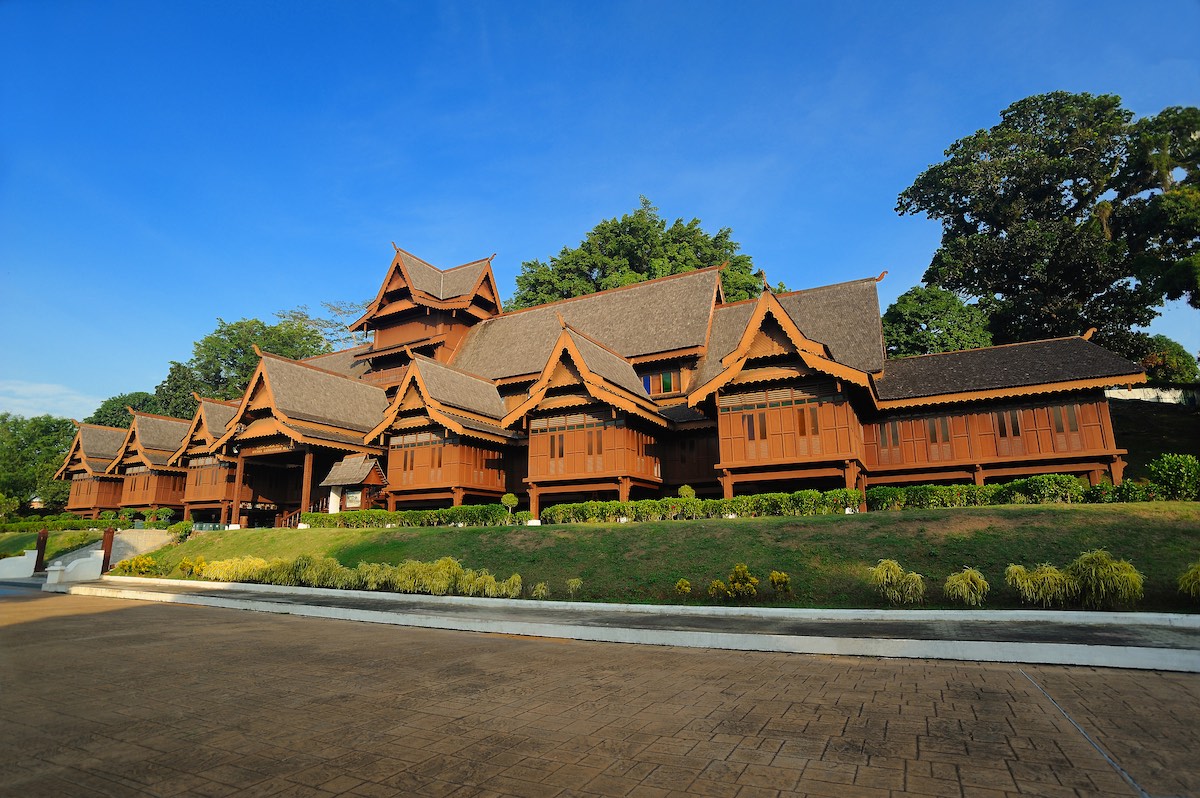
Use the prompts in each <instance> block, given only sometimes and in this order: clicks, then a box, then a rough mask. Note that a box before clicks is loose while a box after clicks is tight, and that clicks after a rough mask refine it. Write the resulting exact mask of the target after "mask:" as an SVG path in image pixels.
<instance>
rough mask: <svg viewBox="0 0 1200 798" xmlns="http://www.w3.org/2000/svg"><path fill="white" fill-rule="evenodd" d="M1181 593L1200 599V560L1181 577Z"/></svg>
mask: <svg viewBox="0 0 1200 798" xmlns="http://www.w3.org/2000/svg"><path fill="white" fill-rule="evenodd" d="M1179 592H1180V593H1182V594H1184V595H1185V596H1191V597H1192V598H1194V599H1200V560H1196V562H1194V563H1192V564H1191V565H1189V566H1188V567H1187V570H1186V571H1184V572H1183V573H1182V574H1180V576H1179Z"/></svg>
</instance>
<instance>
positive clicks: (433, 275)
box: [399, 250, 488, 299]
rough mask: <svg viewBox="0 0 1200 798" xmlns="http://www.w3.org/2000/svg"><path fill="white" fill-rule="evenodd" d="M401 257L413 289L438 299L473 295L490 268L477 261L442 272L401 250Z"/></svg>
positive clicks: (486, 262)
mask: <svg viewBox="0 0 1200 798" xmlns="http://www.w3.org/2000/svg"><path fill="white" fill-rule="evenodd" d="M399 255H400V260H401V261H403V262H404V270H405V271H406V272H407V273H408V278H409V280H411V281H412V283H411V285H412V287H413V288H415V289H417V290H418V291H424V292H425V293H427V294H430V295H432V296H435V297H437V298H438V299H453V298H454V297H459V296H465V295H467V294H469V293H471V290H472V289H473V288H474V287H475V284H476V283H478V282H479V278H480V277H482V276H483V273H484V271H486V270H487V267H488V261H487V260H477V261H474V262H472V263H465V264H463V265H462V266H455V267H454V268H453V269H446V270H445V271H442V270H441V269H439V268H437V267H436V266H434V265H432V264H430V263H427V262H425V261H423V260H421V259H420V258H418V257H417V256H416V255H413V254H412V253H409V252H405V251H404V250H400V252H399Z"/></svg>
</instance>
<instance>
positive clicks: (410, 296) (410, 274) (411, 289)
mask: <svg viewBox="0 0 1200 798" xmlns="http://www.w3.org/2000/svg"><path fill="white" fill-rule="evenodd" d="M492 257H495V256H494V255H493V256H492ZM492 257H488V258H484V259H482V260H476V261H471V262H470V263H464V264H463V265H462V266H455V267H454V268H453V269H446V270H445V271H443V270H441V269H439V268H437V267H436V266H434V265H432V264H431V263H428V262H427V261H424V260H422V259H421V258H418V257H417V256H416V255H413V254H412V253H411V252H405V251H404V250H402V249H400V248H399V247H397V248H396V257H395V258H393V259H392V266H391V268H390V269H388V273H387V274H386V275H385V276H384V279H383V283H382V284H381V285H380V287H379V293H378V294H376V296H375V299H374V300H372V302H371V304H370V305H368V306H367V310H366V312H365V313H363V315H362V316H361V317H360V318H359V319H357V320H356V321H355V322H353V323H352V324H351V325H350V329H351V330H365V329H369V328H370V326H371V324H372V322H373V321H374V320H375V319H376V318H377V317H379V316H382V315H388V310H387V306H388V305H389V304H391V301H389V300H388V298H387V295H388V294H389V293H391V292H395V291H400V290H403V289H404V288H407V289H408V290H407V296H406V297H404V299H405V300H407V301H408V302H411V303H414V304H417V305H431V306H433V307H442V306H444V305H445V304H446V303H453V305H452V306H455V307H460V306H464V305H466V304H469V300H470V299H471V298H472V297H474V296H476V295H478V296H482V297H483V298H485V299H487V300H489V301H490V302H492V304H494V305H495V306H496V307H497V308H498V307H499V306H500V299H499V292H498V291H497V290H496V278H495V276H494V275H493V274H492ZM392 301H397V300H395V299H393V300H392ZM408 307H411V305H408Z"/></svg>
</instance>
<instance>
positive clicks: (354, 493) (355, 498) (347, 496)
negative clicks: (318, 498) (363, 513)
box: [342, 490, 363, 510]
mask: <svg viewBox="0 0 1200 798" xmlns="http://www.w3.org/2000/svg"><path fill="white" fill-rule="evenodd" d="M362 495H363V492H362V491H361V490H348V491H346V492H345V493H343V494H342V503H343V504H344V505H345V507H346V509H347V510H361V509H362Z"/></svg>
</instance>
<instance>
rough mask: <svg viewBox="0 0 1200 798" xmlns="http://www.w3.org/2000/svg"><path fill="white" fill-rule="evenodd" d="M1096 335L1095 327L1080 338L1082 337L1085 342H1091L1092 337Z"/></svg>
mask: <svg viewBox="0 0 1200 798" xmlns="http://www.w3.org/2000/svg"><path fill="white" fill-rule="evenodd" d="M1095 334H1096V328H1095V327H1088V331H1087V332H1085V333H1084V334H1083V335H1081V336H1079V337H1080V338H1082V339H1083V340H1085V341H1090V340H1092V336H1093V335H1095Z"/></svg>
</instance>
